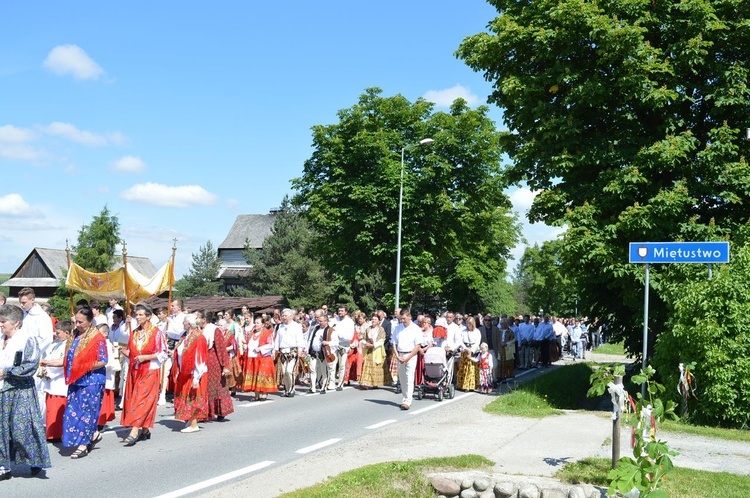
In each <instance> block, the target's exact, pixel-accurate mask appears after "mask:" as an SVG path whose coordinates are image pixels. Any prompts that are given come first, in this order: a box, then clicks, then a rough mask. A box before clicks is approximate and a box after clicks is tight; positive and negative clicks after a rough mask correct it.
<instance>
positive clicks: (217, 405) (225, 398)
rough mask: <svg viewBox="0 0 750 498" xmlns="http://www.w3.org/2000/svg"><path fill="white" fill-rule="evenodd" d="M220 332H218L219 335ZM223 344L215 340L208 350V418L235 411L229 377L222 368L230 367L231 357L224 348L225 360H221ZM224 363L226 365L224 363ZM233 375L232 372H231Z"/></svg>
mask: <svg viewBox="0 0 750 498" xmlns="http://www.w3.org/2000/svg"><path fill="white" fill-rule="evenodd" d="M218 335H219V334H217V337H218ZM222 347H223V345H220V344H218V341H216V342H214V347H212V348H211V349H209V350H208V358H207V359H206V365H207V366H208V373H207V374H206V375H205V377H208V418H209V419H212V418H214V417H226V416H227V415H229V414H230V413H233V412H234V405H233V404H232V396H231V395H230V394H229V387H227V379H226V377H225V376H224V375H222V370H223V369H224V368H225V366H226V367H227V368H229V366H230V365H229V357H228V355H227V354H226V349H224V355H223V356H224V359H225V361H224V362H220V361H219V356H218V355H219V354H220V351H221V350H220V348H222ZM222 363H224V364H225V365H222ZM230 375H231V374H230Z"/></svg>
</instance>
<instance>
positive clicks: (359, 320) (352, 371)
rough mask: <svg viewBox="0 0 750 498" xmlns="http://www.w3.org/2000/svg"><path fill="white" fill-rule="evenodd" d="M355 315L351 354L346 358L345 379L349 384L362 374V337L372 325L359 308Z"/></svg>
mask: <svg viewBox="0 0 750 498" xmlns="http://www.w3.org/2000/svg"><path fill="white" fill-rule="evenodd" d="M354 315H355V316H354V323H355V325H354V337H353V338H352V342H351V348H350V349H349V356H348V357H347V358H346V371H345V372H344V381H345V382H346V383H347V385H348V383H349V382H350V381H352V380H359V378H360V376H361V375H362V362H363V360H364V356H363V355H364V350H363V349H362V338H363V337H364V336H365V332H366V331H367V329H368V328H369V327H370V322H369V321H368V320H367V316H366V315H365V314H364V313H362V312H361V311H359V310H357V311H355V312H354Z"/></svg>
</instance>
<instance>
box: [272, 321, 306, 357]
mask: <svg viewBox="0 0 750 498" xmlns="http://www.w3.org/2000/svg"><path fill="white" fill-rule="evenodd" d="M295 348H302V349H304V348H305V336H304V334H303V332H302V325H300V324H299V323H297V322H295V321H294V320H292V321H291V322H290V323H282V324H281V325H279V329H278V330H277V331H276V349H278V350H279V351H281V350H282V349H295Z"/></svg>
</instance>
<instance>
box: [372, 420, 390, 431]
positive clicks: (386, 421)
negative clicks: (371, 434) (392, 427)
mask: <svg viewBox="0 0 750 498" xmlns="http://www.w3.org/2000/svg"><path fill="white" fill-rule="evenodd" d="M393 422H395V420H384V421H383V422H378V423H377V424H372V425H369V426H367V427H365V429H380V428H381V427H384V426H386V425H388V424H392V423H393Z"/></svg>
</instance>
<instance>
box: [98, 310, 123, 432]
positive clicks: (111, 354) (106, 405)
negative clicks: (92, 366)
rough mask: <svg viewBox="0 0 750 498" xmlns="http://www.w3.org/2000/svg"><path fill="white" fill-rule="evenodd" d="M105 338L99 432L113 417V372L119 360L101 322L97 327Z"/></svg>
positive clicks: (115, 370)
mask: <svg viewBox="0 0 750 498" xmlns="http://www.w3.org/2000/svg"><path fill="white" fill-rule="evenodd" d="M97 329H99V332H100V333H101V334H102V335H103V336H104V337H105V339H107V358H108V359H109V361H108V362H107V365H106V366H107V378H106V380H105V381H104V396H103V397H102V408H101V410H100V411H99V422H98V425H99V427H98V430H99V431H100V432H101V430H102V429H104V426H105V425H106V424H107V422H109V421H111V420H114V419H115V373H116V372H117V371H119V370H120V360H119V358H117V357H116V356H115V348H114V346H112V343H111V342H110V340H109V325H107V324H106V323H103V324H101V325H99V326H98V327H97Z"/></svg>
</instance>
